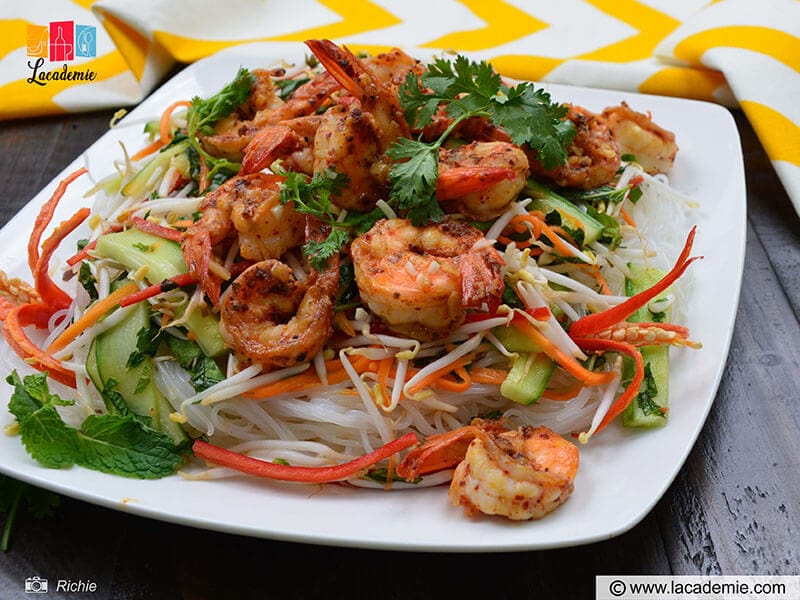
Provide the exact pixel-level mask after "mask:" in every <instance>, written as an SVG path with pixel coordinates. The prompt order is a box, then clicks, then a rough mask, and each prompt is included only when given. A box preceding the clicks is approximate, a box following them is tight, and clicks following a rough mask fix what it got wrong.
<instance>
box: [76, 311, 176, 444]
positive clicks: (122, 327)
mask: <svg viewBox="0 0 800 600" xmlns="http://www.w3.org/2000/svg"><path fill="white" fill-rule="evenodd" d="M149 312H150V310H149V307H148V305H147V304H146V303H139V304H137V305H136V306H135V307H134V308H133V309H132V310H131V312H130V313H129V314H128V315H127V316H126V317H125V318H124V319H122V320H121V321H120V322H119V323H117V324H116V325H114V326H113V327H111V328H110V329H108V330H107V331H105V332H103V333H102V334H100V335H99V336H97V338H96V339H95V340H94V342H93V343H92V347H91V348H90V350H89V356H88V358H87V363H86V369H87V371H88V372H89V376H90V377H91V379H92V381H93V382H94V384H95V386H96V387H97V388H98V389H99V390H101V391H103V390H104V389H105V387H106V386H107V385H108V382H109V381H112V380H113V381H115V382H116V385H115V387H114V391H116V392H118V393H119V394H120V395H121V396H122V398H123V399H124V400H125V403H126V404H127V406H128V408H129V409H130V411H131V412H133V413H135V414H137V415H140V416H143V417H148V418H149V424H150V426H151V427H152V428H153V429H156V430H158V431H162V432H163V433H166V434H167V435H169V436H170V437H171V438H172V439H173V440H174V441H175V443H176V444H180V443H182V442H184V441H186V440H187V439H188V436H187V435H186V433H185V432H184V430H183V428H182V427H181V426H180V425H179V424H178V423H175V422H174V421H172V420H171V419H170V418H169V413H170V412H171V407H170V405H169V403H168V402H167V400H166V398H164V396H163V395H162V394H161V392H160V391H159V389H158V387H156V384H155V381H154V380H153V376H152V373H153V364H152V360H151V359H150V357H149V356H144V357H143V360H142V361H141V362H140V363H139V364H138V365H136V366H134V367H128V359H129V358H130V356H131V354H132V353H133V352H134V351H135V350H136V343H137V338H138V333H139V331H140V330H141V329H143V328H146V327H148V326H149V321H150V314H149Z"/></svg>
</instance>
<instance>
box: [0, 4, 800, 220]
mask: <svg viewBox="0 0 800 600" xmlns="http://www.w3.org/2000/svg"><path fill="white" fill-rule="evenodd" d="M58 21H61V22H63V21H72V22H73V23H74V24H75V25H78V24H80V25H86V26H95V28H96V31H93V32H92V33H96V37H95V38H93V39H92V40H91V42H92V43H93V44H95V46H94V47H92V48H90V49H89V51H88V52H87V51H86V48H84V51H83V52H79V51H78V48H77V47H76V52H75V55H82V56H83V58H80V57H78V58H75V57H73V58H72V60H71V61H70V62H69V66H70V69H72V70H73V71H82V72H85V73H88V72H92V73H94V74H95V78H94V79H93V80H92V81H75V80H63V79H51V80H49V81H46V85H40V84H37V83H36V82H35V81H31V80H32V79H36V77H37V76H34V74H33V70H34V68H35V67H36V60H37V58H36V57H37V56H42V53H45V54H46V50H47V49H46V48H43V47H42V45H41V43H42V36H43V35H45V36H46V33H45V34H43V33H42V31H43V29H44V28H46V26H47V25H48V24H50V23H52V22H58ZM84 29H86V28H84ZM50 30H51V31H52V30H53V26H52V25H51V26H50ZM72 31H73V32H75V35H77V34H78V32H79V30H78V28H77V27H76V28H74V29H73V30H72ZM81 31H83V30H81ZM84 33H85V31H84ZM323 37H324V38H330V39H332V40H334V41H336V42H338V43H345V44H347V45H348V46H350V47H351V48H352V49H354V50H369V51H373V52H374V51H379V50H383V49H387V48H389V47H391V46H402V47H422V48H432V49H445V50H457V51H460V52H464V53H468V54H470V55H471V56H473V57H476V58H478V57H479V58H486V59H489V60H491V61H492V63H493V64H494V65H495V67H496V68H497V69H498V70H499V71H500V72H502V73H503V74H505V75H508V76H510V77H516V78H519V79H531V80H536V81H547V82H555V83H567V84H572V85H583V86H591V87H603V88H612V89H618V90H629V91H636V92H642V93H650V94H663V95H669V96H679V97H685V98H694V99H700V100H709V101H713V102H719V103H722V104H725V105H729V106H739V107H740V108H741V109H742V110H743V111H744V112H745V114H746V115H747V117H748V119H749V120H750V121H751V123H752V124H753V127H754V129H755V130H756V132H757V134H758V136H759V138H760V140H761V141H762V143H763V145H764V147H765V148H766V151H767V153H768V155H769V157H770V159H771V160H772V162H773V165H774V166H775V169H776V171H777V172H778V174H779V176H780V178H781V180H782V182H783V184H784V186H785V187H786V189H787V191H788V193H789V196H790V198H791V199H792V201H793V203H794V204H795V207H796V208H797V209H798V212H800V2H797V1H796V0H758V1H756V0H723V1H716V2H713V1H712V2H709V1H708V0H705V1H704V0H560V1H559V2H551V1H549V0H292V1H291V2H287V1H285V0H284V1H282V2H280V1H278V0H273V1H267V0H226V1H225V2H219V0H193V1H192V2H180V1H178V0H138V1H137V2H129V1H126V0H101V1H99V2H93V1H92V0H74V1H72V2H71V1H69V0H49V1H47V2H6V3H3V5H2V7H0V119H10V118H19V117H28V116H34V115H42V114H52V113H59V112H75V111H86V110H91V109H98V108H108V107H119V106H128V105H131V104H135V103H137V102H138V101H139V100H141V99H142V98H143V97H144V96H145V95H146V94H147V93H148V92H150V91H151V90H152V88H153V87H154V86H155V85H156V84H157V83H158V82H159V81H160V80H161V79H162V78H163V76H164V74H165V73H166V72H167V71H168V70H169V69H170V68H171V67H172V66H173V65H174V64H175V62H176V61H177V62H182V63H190V62H192V61H195V60H198V59H200V58H203V57H205V56H208V55H210V54H213V53H214V52H216V51H218V50H221V49H222V48H226V47H228V46H231V45H235V44H241V43H249V42H255V41H259V42H270V41H274V42H286V41H303V40H306V39H309V38H323ZM44 39H45V40H46V38H44ZM49 42H50V44H52V43H53V42H54V38H53V37H52V35H51V38H50V39H49ZM50 49H51V51H52V49H53V46H52V45H51V46H50ZM37 51H38V52H40V54H38V55H37V54H36V52H37ZM93 55H94V56H93ZM49 58H50V59H51V60H52V58H53V55H52V54H51V55H50V57H49ZM63 62H64V61H61V62H59V61H54V62H44V61H41V62H40V69H39V71H46V70H58V69H61V68H62V63H63ZM65 70H66V69H65Z"/></svg>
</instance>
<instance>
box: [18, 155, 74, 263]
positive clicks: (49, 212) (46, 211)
mask: <svg viewBox="0 0 800 600" xmlns="http://www.w3.org/2000/svg"><path fill="white" fill-rule="evenodd" d="M86 172H87V171H86V169H85V168H80V169H78V170H77V171H75V172H74V173H71V174H70V175H67V176H66V177H65V178H64V179H62V180H61V182H60V183H59V184H58V187H57V188H56V190H55V191H54V192H53V195H52V196H50V199H49V200H48V201H47V202H45V203H44V204H43V205H42V208H41V209H40V210H39V214H38V215H37V216H36V220H35V221H34V223H33V232H32V233H31V237H30V239H29V240H28V267H29V268H30V270H31V273H35V272H36V263H38V262H39V241H40V240H41V239H42V234H43V233H44V230H45V229H46V228H47V226H48V225H49V224H50V221H51V220H52V218H53V213H54V212H55V210H56V206H58V202H59V200H61V198H62V197H63V196H64V192H66V191H67V186H68V185H69V184H70V183H72V182H73V181H75V180H76V179H77V178H78V177H80V176H81V175H83V174H84V173H86Z"/></svg>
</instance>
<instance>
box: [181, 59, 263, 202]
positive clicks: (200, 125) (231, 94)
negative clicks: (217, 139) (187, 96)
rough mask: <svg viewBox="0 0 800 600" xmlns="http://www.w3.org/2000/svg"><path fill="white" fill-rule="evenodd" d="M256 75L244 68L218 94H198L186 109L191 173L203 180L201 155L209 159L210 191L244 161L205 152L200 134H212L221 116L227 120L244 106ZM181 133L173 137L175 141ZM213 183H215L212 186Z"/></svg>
mask: <svg viewBox="0 0 800 600" xmlns="http://www.w3.org/2000/svg"><path fill="white" fill-rule="evenodd" d="M254 82H255V77H254V76H253V74H252V73H251V72H250V71H248V70H247V69H245V68H244V67H241V68H240V69H239V71H238V72H237V73H236V77H235V78H234V79H233V81H231V82H230V83H228V84H227V85H225V86H224V87H223V88H222V89H221V90H220V91H219V92H218V93H216V94H214V95H213V96H211V97H210V98H206V99H205V100H204V99H202V98H200V97H198V96H195V97H194V98H192V103H191V106H190V107H189V109H188V110H187V111H186V136H185V138H183V139H188V140H189V143H190V144H191V150H193V151H194V152H193V153H192V152H189V151H187V156H188V158H189V163H190V173H191V175H192V178H193V179H194V180H195V182H197V181H199V174H200V170H201V169H200V166H199V165H200V157H201V156H202V157H203V160H205V163H206V168H207V169H208V176H207V177H208V182H209V186H208V188H207V189H208V190H209V191H210V190H212V189H214V188H215V187H217V186H219V185H220V184H221V183H222V182H224V181H226V180H227V179H229V178H230V177H232V176H233V175H235V174H236V173H238V172H239V169H241V164H239V163H235V162H233V161H230V160H228V159H226V158H219V157H215V156H212V155H211V154H209V153H208V152H206V151H205V149H204V148H203V145H202V144H201V143H200V139H199V136H201V135H211V134H213V133H214V124H215V123H216V122H217V121H219V120H220V119H224V118H225V117H227V116H229V115H230V114H231V113H233V111H235V110H236V109H237V108H239V106H241V105H242V104H243V103H244V102H245V100H247V99H248V98H249V97H250V93H251V91H252V88H253V83H254ZM178 137H179V136H177V135H176V136H175V138H173V142H175V140H176V139H178ZM212 184H213V185H212Z"/></svg>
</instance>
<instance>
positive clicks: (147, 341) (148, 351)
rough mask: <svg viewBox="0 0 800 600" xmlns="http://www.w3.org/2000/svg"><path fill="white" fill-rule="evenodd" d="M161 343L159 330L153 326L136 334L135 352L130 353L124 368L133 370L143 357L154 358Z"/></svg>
mask: <svg viewBox="0 0 800 600" xmlns="http://www.w3.org/2000/svg"><path fill="white" fill-rule="evenodd" d="M160 343H161V329H160V328H159V327H157V326H156V325H154V324H152V323H151V324H150V325H149V326H148V327H142V328H141V329H140V330H139V331H137V332H136V350H134V351H133V352H131V354H130V356H129V357H128V361H127V362H126V363H125V366H126V367H127V368H128V369H133V368H134V367H138V366H139V365H140V364H142V361H143V360H144V357H145V356H155V355H156V352H157V351H158V346H159V344H160Z"/></svg>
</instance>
